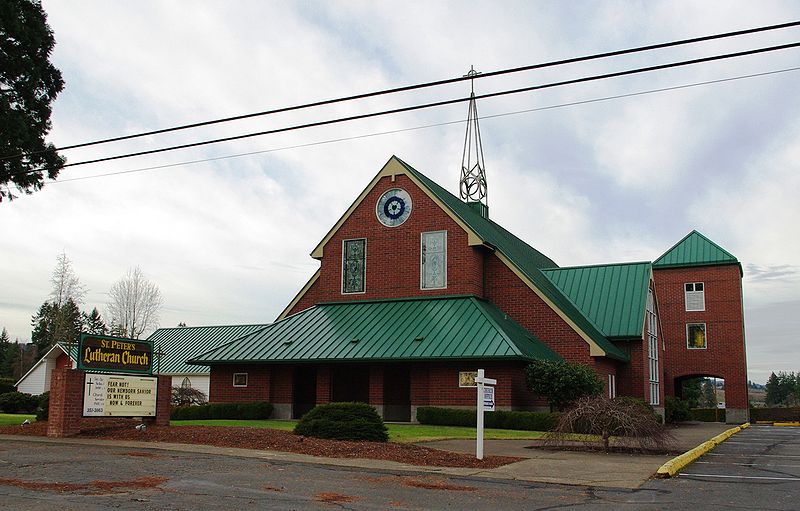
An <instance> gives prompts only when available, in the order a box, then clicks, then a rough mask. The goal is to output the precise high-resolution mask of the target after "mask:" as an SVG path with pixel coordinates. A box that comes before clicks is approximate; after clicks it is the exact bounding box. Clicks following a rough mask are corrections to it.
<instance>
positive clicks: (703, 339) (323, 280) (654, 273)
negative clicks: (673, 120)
mask: <svg viewBox="0 0 800 511" xmlns="http://www.w3.org/2000/svg"><path fill="white" fill-rule="evenodd" d="M473 108H474V102H472V103H471V106H470V118H471V121H472V122H473V123H474V124H470V123H468V133H467V137H468V139H470V137H472V140H474V141H475V142H476V143H475V144H474V145H472V144H470V145H471V147H478V148H479V147H480V138H479V131H478V130H477V114H476V113H474V114H473ZM470 126H474V131H473V132H472V134H471V133H470V131H469V130H470V129H471V128H470ZM476 136H477V138H475V137H476ZM466 151H467V148H465V156H466ZM474 162H475V163H473V159H471V158H466V157H465V162H462V179H461V190H460V191H461V198H459V197H456V196H455V195H453V194H451V193H450V192H448V191H447V190H445V189H444V188H442V187H441V186H440V185H438V184H437V183H435V182H434V181H432V180H431V179H429V178H428V177H427V176H425V175H424V174H423V173H422V172H419V171H418V170H416V169H414V168H413V167H412V166H410V165H409V164H407V163H405V162H404V161H402V160H401V159H399V158H397V157H395V156H393V157H391V158H390V159H389V161H388V162H387V163H386V164H385V165H384V166H383V168H382V169H380V171H379V172H378V173H377V175H376V176H375V177H374V178H373V179H372V181H371V182H370V183H369V184H368V185H367V186H366V188H364V190H363V191H362V192H361V193H360V194H359V195H358V197H357V198H356V200H355V201H354V202H353V204H352V205H351V206H350V207H349V208H348V209H347V211H345V212H344V214H343V215H342V217H341V218H340V219H339V220H338V222H336V224H335V225H334V226H333V227H332V228H331V229H330V231H329V232H328V233H327V234H326V235H325V237H324V238H323V239H322V240H321V241H320V242H319V243H318V244H317V246H316V247H315V248H314V249H313V251H312V252H311V257H313V258H315V259H317V260H319V262H320V267H319V270H318V271H317V272H316V273H315V274H314V275H313V276H312V277H311V279H310V280H309V281H308V282H307V283H306V285H305V286H304V287H303V288H302V289H301V290H300V292H299V293H298V294H297V295H296V296H295V297H294V299H293V300H292V301H291V302H290V303H289V304H288V305H287V306H286V308H285V310H284V311H283V312H282V313H281V314H280V316H279V317H278V318H277V320H276V321H275V322H274V323H272V324H271V325H268V326H266V327H264V328H261V329H259V330H257V331H254V332H252V333H249V334H247V335H244V336H243V337H241V338H238V339H236V340H234V341H232V342H229V343H227V344H224V345H222V346H220V347H218V348H216V349H213V350H210V351H208V352H206V353H203V354H201V355H198V356H197V357H195V358H193V359H191V360H189V361H188V364H194V365H203V366H209V367H210V396H209V397H210V399H211V401H214V402H236V401H239V402H241V401H268V402H270V403H272V404H273V405H274V407H275V412H274V416H275V417H277V418H299V417H300V416H302V415H303V414H304V413H305V412H307V411H308V410H310V409H311V408H312V407H314V406H315V405H318V404H322V403H328V402H338V401H361V402H366V403H369V404H371V405H373V406H374V407H375V408H376V409H377V410H378V412H379V413H380V414H381V415H382V416H383V417H384V419H385V420H392V421H414V420H415V419H416V410H417V408H418V407H421V406H439V407H454V408H458V407H460V408H470V407H472V408H474V406H475V399H476V397H475V388H474V387H469V386H466V384H465V380H464V375H465V374H469V373H471V372H474V371H476V370H477V369H479V368H482V369H485V370H486V375H487V376H488V377H490V378H494V379H496V380H497V382H498V383H497V386H496V391H495V392H496V393H495V400H496V405H497V409H499V410H536V409H543V408H544V407H546V401H545V400H544V399H543V398H542V397H541V396H536V395H534V394H533V393H532V392H531V391H530V390H528V389H527V387H526V384H525V374H524V368H525V367H526V366H527V365H528V364H529V363H530V362H531V361H532V360H566V361H568V362H571V363H580V364H584V365H587V366H589V367H591V368H592V369H593V370H594V372H595V373H596V374H597V375H598V376H599V377H600V379H601V380H602V381H603V382H604V384H605V387H606V389H605V392H606V394H607V395H608V396H610V397H614V396H618V395H625V396H634V397H638V398H642V399H644V400H646V401H647V402H648V403H650V404H652V405H653V406H654V407H655V408H656V410H658V411H659V412H660V413H663V407H664V397H665V395H675V394H680V383H681V382H682V381H683V380H684V379H686V378H689V377H692V376H716V377H719V378H724V379H725V383H726V399H727V406H728V410H727V412H728V420H729V421H732V422H739V421H742V420H745V419H746V418H747V415H748V408H747V392H746V362H745V347H744V321H743V314H742V298H741V296H742V295H741V265H740V264H739V262H738V261H737V260H736V258H735V257H733V256H732V255H731V254H729V253H728V252H726V251H725V250H723V249H722V248H720V247H719V246H717V245H716V244H714V243H713V242H711V241H710V240H708V239H707V238H705V237H704V236H702V235H701V234H699V233H697V232H694V231H693V232H692V233H690V234H689V235H688V236H687V237H686V238H685V239H684V240H682V241H681V242H679V243H678V244H677V245H675V247H673V248H672V249H670V250H669V251H667V252H666V253H665V254H664V255H662V256H661V257H660V258H658V259H656V261H655V262H654V263H651V262H635V263H619V264H605V265H593V266H579V267H566V268H563V267H559V266H558V265H557V264H556V263H555V262H554V261H553V260H551V259H550V258H548V257H547V256H546V255H545V254H542V253H541V252H539V251H537V250H536V249H535V248H533V247H532V246H530V245H529V244H528V243H526V242H525V241H523V240H521V239H520V238H518V237H516V236H515V235H514V234H512V233H510V232H509V231H507V230H506V229H504V228H503V227H502V226H501V225H499V224H497V223H496V222H494V221H493V220H492V219H491V218H490V216H489V209H488V206H487V204H486V200H485V197H486V193H485V191H486V180H485V175H484V172H483V168H484V167H483V162H482V154H480V152H478V153H477V158H475V159H474Z"/></svg>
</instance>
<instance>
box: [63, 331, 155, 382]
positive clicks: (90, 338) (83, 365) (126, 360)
mask: <svg viewBox="0 0 800 511" xmlns="http://www.w3.org/2000/svg"><path fill="white" fill-rule="evenodd" d="M78 369H80V370H81V371H108V372H115V373H129V374H153V345H152V344H151V343H149V342H147V341H139V340H135V339H122V338H119V337H107V336H104V335H93V334H81V340H80V344H79V351H78Z"/></svg>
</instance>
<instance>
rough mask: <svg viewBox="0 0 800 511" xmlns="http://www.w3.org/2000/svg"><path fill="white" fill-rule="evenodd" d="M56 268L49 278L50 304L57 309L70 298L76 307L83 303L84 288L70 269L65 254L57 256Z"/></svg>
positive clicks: (70, 265) (70, 264)
mask: <svg viewBox="0 0 800 511" xmlns="http://www.w3.org/2000/svg"><path fill="white" fill-rule="evenodd" d="M57 261H58V262H57V263H56V268H55V269H54V270H53V275H52V277H50V283H51V284H52V285H53V289H52V290H51V291H50V296H51V297H52V299H53V300H52V302H51V303H53V304H55V305H56V306H58V307H59V308H60V307H61V306H62V305H64V303H66V301H67V300H69V299H70V298H71V299H72V301H73V302H75V304H76V305H79V304H81V303H83V297H84V296H86V288H85V287H84V286H83V284H81V281H80V280H79V279H78V276H77V275H75V271H73V269H72V261H70V260H69V258H68V257H67V253H66V252H61V253H60V254H58V258H57Z"/></svg>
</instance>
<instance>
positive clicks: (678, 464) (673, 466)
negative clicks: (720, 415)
mask: <svg viewBox="0 0 800 511" xmlns="http://www.w3.org/2000/svg"><path fill="white" fill-rule="evenodd" d="M749 427H750V423H749V422H747V423H745V424H742V425H741V426H736V427H735V428H731V429H729V430H727V431H723V432H722V433H720V434H719V435H717V436H715V437H714V438H712V439H711V440H708V441H705V442H703V443H702V444H700V445H698V446H697V447H695V448H694V449H691V450H689V451H686V452H685V453H683V454H681V455H680V456H677V457H675V458H672V459H671V460H669V461H668V462H666V463H664V464H663V465H661V468H659V469H658V471H657V472H656V477H664V478H667V477H674V476H675V474H677V473H678V472H680V471H681V470H683V469H684V468H685V467H686V466H687V465H689V464H690V463H692V462H694V461H695V460H697V458H699V457H700V456H702V455H704V454H706V453H707V452H709V451H711V450H713V449H714V448H715V447H716V446H718V445H719V444H721V443H722V442H724V441H725V440H727V439H728V438H730V437H732V436H733V435H735V434H736V433H738V432H739V431H741V430H743V429H745V428H749Z"/></svg>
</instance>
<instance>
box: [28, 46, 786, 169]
mask: <svg viewBox="0 0 800 511" xmlns="http://www.w3.org/2000/svg"><path fill="white" fill-rule="evenodd" d="M798 46H800V42H797V43H789V44H782V45H778V46H768V47H764V48H757V49H753V50H746V51H739V52H734V53H726V54H721V55H714V56H711V57H702V58H698V59H690V60H684V61H678V62H671V63H668V64H659V65H656V66H648V67H641V68H635V69H629V70H626V71H617V72H614V73H606V74H601V75H592V76H588V77H583V78H575V79H572V80H563V81H559V82H552V83H548V84H543V85H532V86H529V87H521V88H518V89H510V90H505V91H499V92H491V93H486V94H480V95H476V96H475V99H487V98H494V97H500V96H507V95H509V94H520V93H523V92H531V91H535V90H542V89H549V88H554V87H562V86H565V85H575V84H578V83H586V82H591V81H597V80H605V79H608V78H616V77H620V76H628V75H633V74H639V73H647V72H651V71H659V70H663V69H670V68H675V67H682V66H688V65H693V64H700V63H704V62H713V61H717V60H724V59H730V58H736V57H744V56H748V55H756V54H759V53H766V52H771V51H778V50H786V49H789V48H796V47H798ZM469 100H470V98H469V97H463V98H455V99H448V100H443V101H435V102H432V103H423V104H419V105H412V106H407V107H401V108H393V109H389V110H381V111H378V112H371V113H366V114H358V115H351V116H346V117H338V118H334V119H326V120H323V121H315V122H309V123H305V124H296V125H293V126H286V127H283V128H276V129H271V130H266V131H258V132H253V133H246V134H243V135H234V136H230V137H222V138H216V139H211V140H204V141H201V142H192V143H189V144H179V145H174V146H168V147H162V148H159V149H149V150H147V151H137V152H133V153H125V154H119V155H115V156H107V157H104V158H96V159H93V160H84V161H79V162H75V163H67V164H66V165H64V167H65V168H66V167H77V166H80V165H88V164H91V163H100V162H105V161H112V160H119V159H123V158H132V157H135V156H144V155H147V154H156V153H163V152H167V151H175V150H178V149H188V148H191V147H199V146H204V145H210V144H217V143H220V142H231V141H234V140H242V139H245V138H252V137H258V136H263V135H273V134H276V133H285V132H288V131H296V130H300V129H306V128H313V127H319V126H327V125H331V124H339V123H343V122H349V121H355V120H360V119H368V118H371V117H379V116H384V115H390V114H397V113H403V112H411V111H415V110H422V109H427V108H434V107H440V106H446V105H452V104H456V103H462V102H465V101H469ZM36 172H38V171H36Z"/></svg>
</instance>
